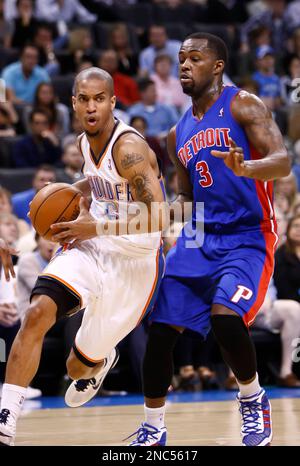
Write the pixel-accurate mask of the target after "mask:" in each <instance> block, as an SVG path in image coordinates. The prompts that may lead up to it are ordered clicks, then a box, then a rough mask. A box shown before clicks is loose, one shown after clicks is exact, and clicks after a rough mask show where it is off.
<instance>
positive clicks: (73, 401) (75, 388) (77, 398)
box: [65, 348, 119, 408]
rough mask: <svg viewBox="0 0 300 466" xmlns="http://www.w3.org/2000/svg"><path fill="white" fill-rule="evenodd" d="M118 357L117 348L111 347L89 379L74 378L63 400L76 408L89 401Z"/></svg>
mask: <svg viewBox="0 0 300 466" xmlns="http://www.w3.org/2000/svg"><path fill="white" fill-rule="evenodd" d="M118 359H119V350H118V349H117V348H113V349H112V351H111V352H110V353H109V355H108V356H107V357H106V358H105V361H104V365H103V366H102V367H101V368H100V370H99V372H98V374H96V375H95V377H92V378H91V379H80V380H74V382H72V383H71V385H70V386H69V388H68V390H67V391H66V394H65V402H66V404H67V405H68V406H70V408H78V407H79V406H82V405H84V404H85V403H87V402H88V401H90V400H91V399H92V398H93V397H94V396H95V395H97V393H98V391H99V390H100V388H101V386H102V384H103V382H104V379H105V377H106V376H107V374H108V372H109V371H110V370H111V369H113V368H114V367H115V365H116V364H117V362H118Z"/></svg>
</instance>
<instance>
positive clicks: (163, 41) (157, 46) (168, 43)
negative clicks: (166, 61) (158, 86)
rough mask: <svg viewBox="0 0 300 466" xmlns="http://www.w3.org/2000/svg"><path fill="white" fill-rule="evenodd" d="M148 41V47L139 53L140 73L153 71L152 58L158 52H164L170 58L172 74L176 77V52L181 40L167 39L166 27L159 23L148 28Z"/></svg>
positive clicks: (147, 73) (148, 73)
mask: <svg viewBox="0 0 300 466" xmlns="http://www.w3.org/2000/svg"><path fill="white" fill-rule="evenodd" d="M149 42H150V45H149V47H146V48H145V49H144V50H143V51H142V52H141V53H140V74H141V75H142V76H145V75H151V74H152V73H154V59H155V57H156V55H157V54H158V53H164V54H166V55H169V56H170V57H171V58H172V60H173V66H172V75H173V76H175V77H178V52H179V49H180V46H181V42H180V41H178V40H171V39H168V36H167V31H166V28H165V27H164V26H160V25H152V26H151V27H150V28H149Z"/></svg>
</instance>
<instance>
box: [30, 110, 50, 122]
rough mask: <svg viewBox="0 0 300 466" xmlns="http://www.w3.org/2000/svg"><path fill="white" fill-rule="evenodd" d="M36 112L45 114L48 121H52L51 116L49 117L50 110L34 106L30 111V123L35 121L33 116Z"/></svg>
mask: <svg viewBox="0 0 300 466" xmlns="http://www.w3.org/2000/svg"><path fill="white" fill-rule="evenodd" d="M36 114H40V115H44V116H45V117H46V118H47V120H48V122H49V123H50V118H49V115H48V112H46V111H45V110H44V109H43V108H33V109H32V110H31V112H30V113H29V121H30V123H32V122H33V117H34V115H36Z"/></svg>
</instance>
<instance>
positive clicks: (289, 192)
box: [275, 172, 298, 209]
mask: <svg viewBox="0 0 300 466" xmlns="http://www.w3.org/2000/svg"><path fill="white" fill-rule="evenodd" d="M297 192H298V186H297V178H296V176H295V175H294V173H293V172H291V173H290V174H289V175H288V176H285V177H283V178H280V179H278V180H276V181H275V200H276V198H277V197H278V195H279V194H284V195H285V196H287V198H288V202H289V206H290V208H291V209H292V208H293V206H294V203H295V202H296V201H297Z"/></svg>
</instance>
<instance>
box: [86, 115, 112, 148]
mask: <svg viewBox="0 0 300 466" xmlns="http://www.w3.org/2000/svg"><path fill="white" fill-rule="evenodd" d="M115 124H116V121H115V119H114V117H113V116H112V117H111V118H110V119H109V120H108V121H107V124H106V125H105V126H104V128H103V130H102V131H101V132H100V133H99V134H98V135H97V136H90V135H88V134H86V136H87V139H88V141H89V144H90V147H91V149H92V151H93V152H94V154H100V153H101V152H102V150H103V149H104V147H105V146H106V144H107V142H108V140H109V138H110V136H111V134H112V132H113V129H114V127H115Z"/></svg>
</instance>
